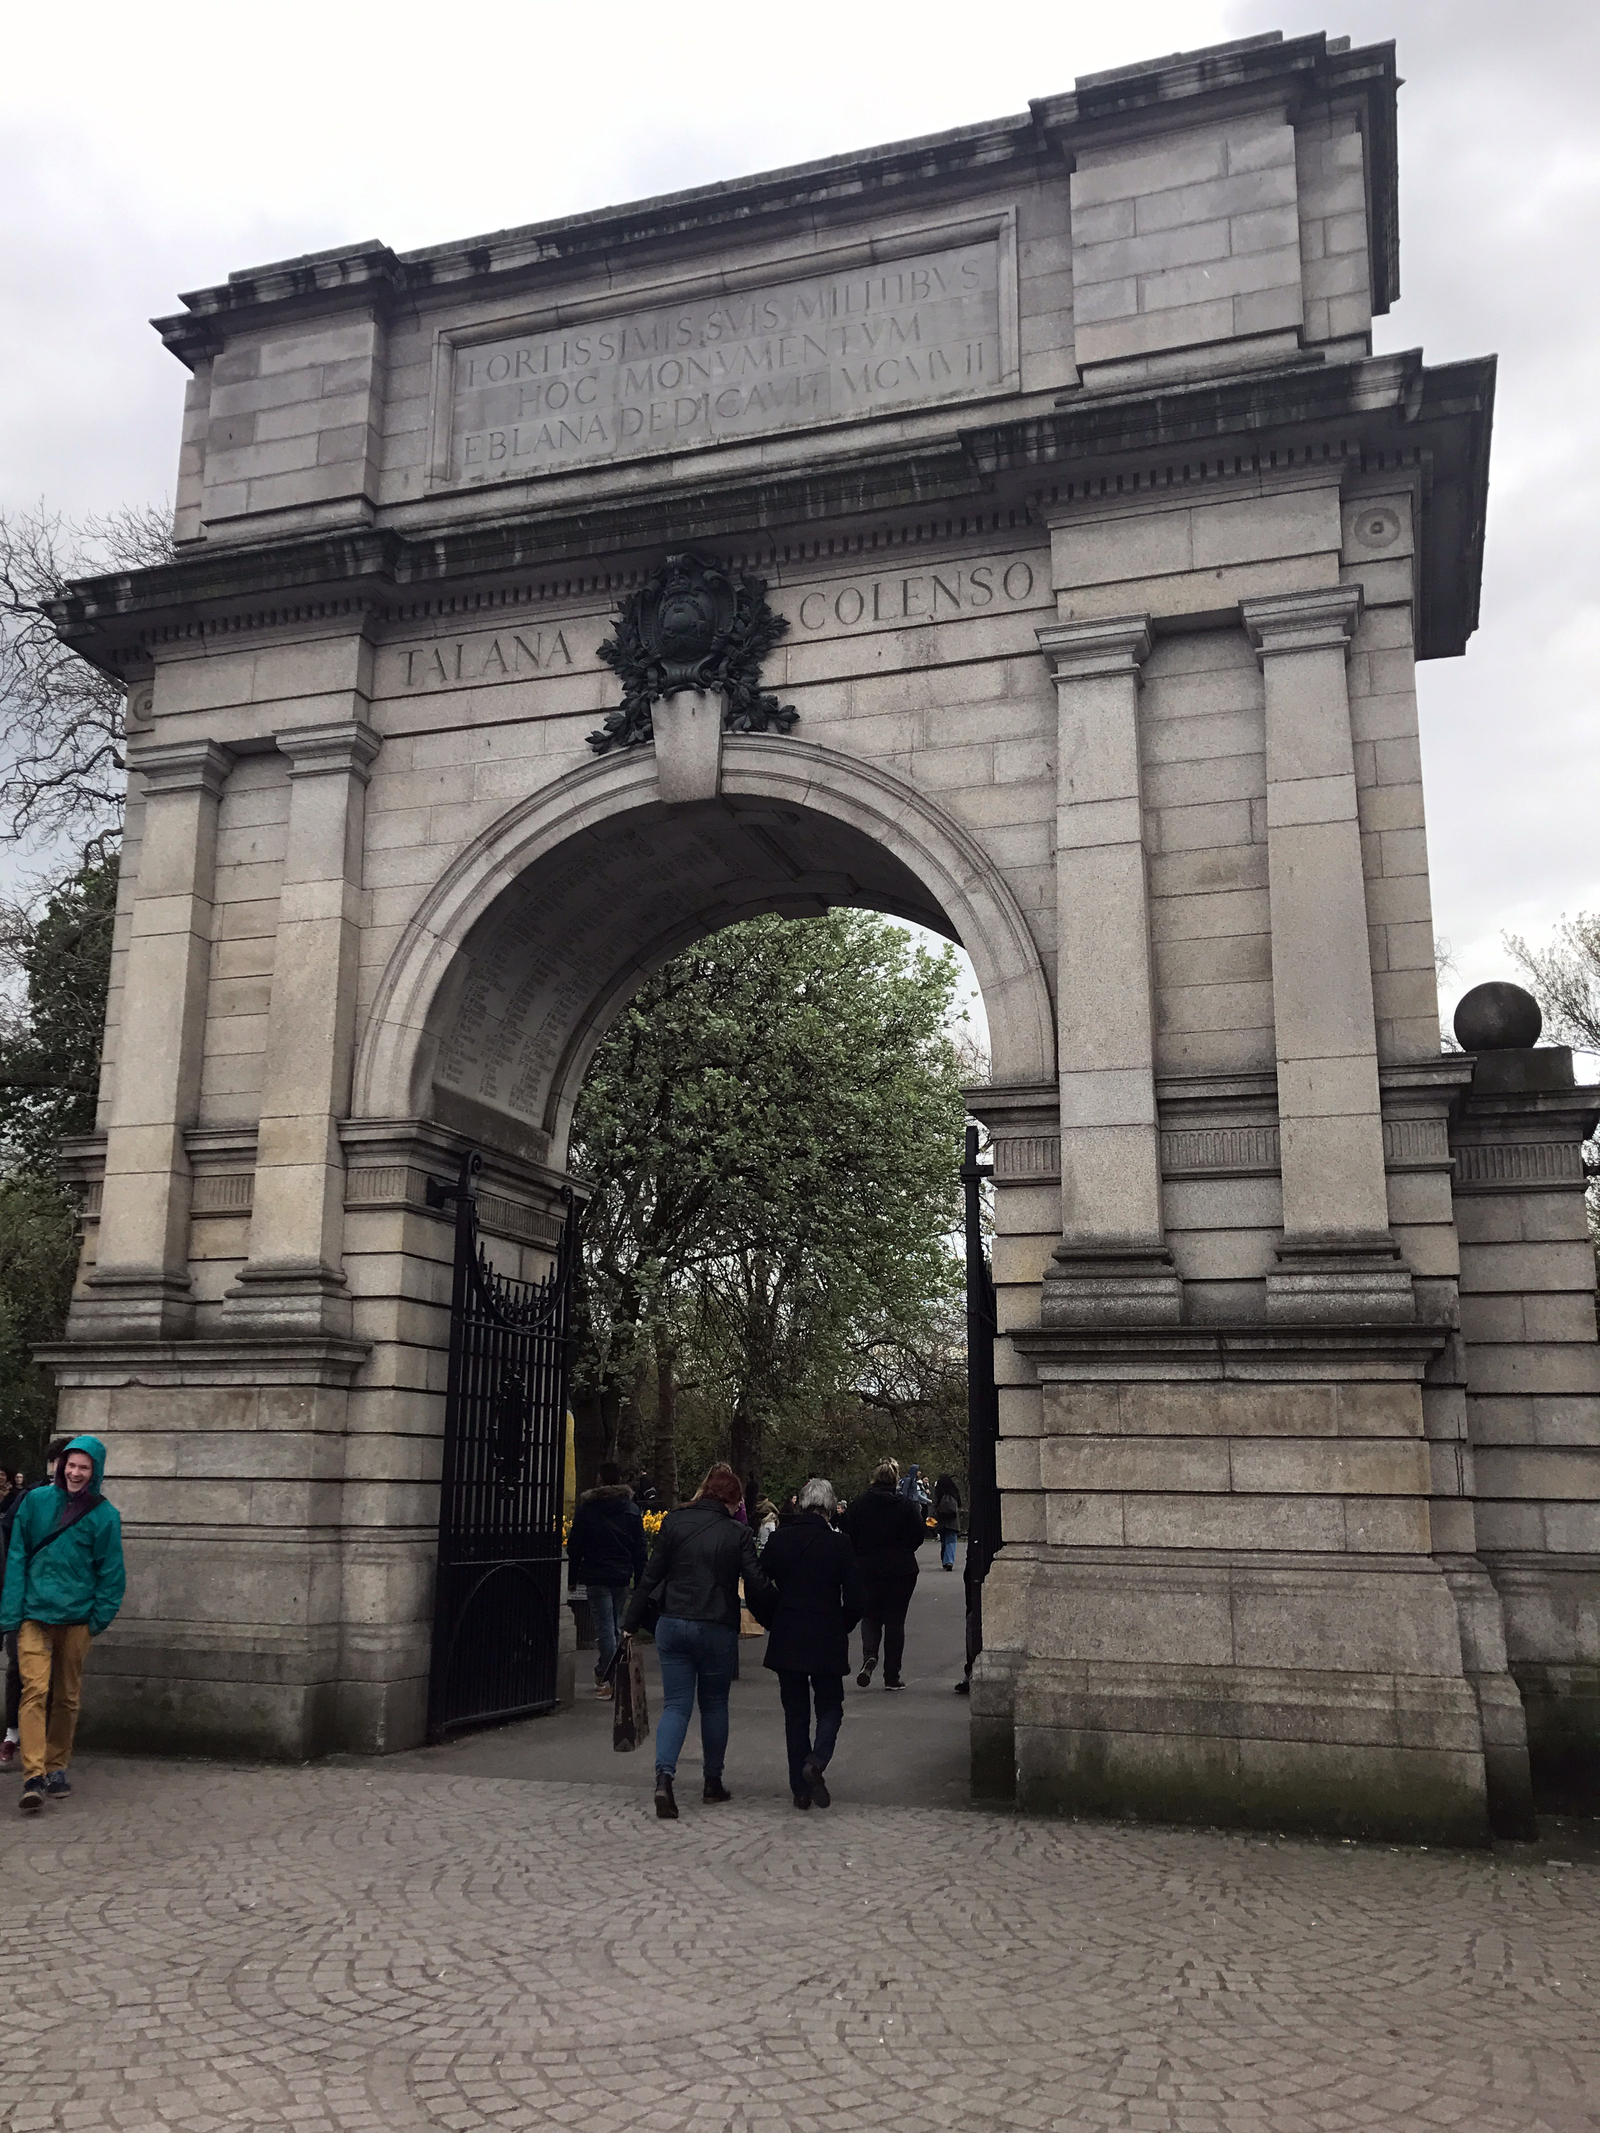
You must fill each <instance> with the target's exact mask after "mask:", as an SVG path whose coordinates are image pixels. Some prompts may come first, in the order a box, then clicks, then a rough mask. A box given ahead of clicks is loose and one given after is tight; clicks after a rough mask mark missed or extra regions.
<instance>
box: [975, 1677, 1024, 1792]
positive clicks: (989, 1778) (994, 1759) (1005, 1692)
mask: <svg viewBox="0 0 1600 2133" xmlns="http://www.w3.org/2000/svg"><path fill="white" fill-rule="evenodd" d="M1021 1664H1022V1654H1021V1653H1020V1652H1008V1651H989V1650H987V1649H985V1650H984V1651H981V1652H980V1653H979V1654H978V1656H977V1658H976V1659H975V1660H974V1661H973V1666H972V1700H971V1706H970V1716H971V1720H972V1797H973V1798H974V1799H975V1800H1014V1799H1015V1798H1016V1796H1017V1726H1016V1695H1017V1671H1018V1669H1019V1667H1020V1666H1021Z"/></svg>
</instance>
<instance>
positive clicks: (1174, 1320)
mask: <svg viewBox="0 0 1600 2133" xmlns="http://www.w3.org/2000/svg"><path fill="white" fill-rule="evenodd" d="M1182 1316H1183V1283H1182V1282H1181V1281H1180V1280H1179V1278H1178V1274H1177V1270H1176V1269H1175V1268H1174V1266H1173V1263H1172V1254H1171V1252H1169V1251H1168V1250H1167V1249H1166V1248H1165V1246H1163V1245H1149V1244H1119V1243H1115V1242H1111V1241H1107V1242H1105V1243H1099V1242H1096V1243H1094V1244H1076V1243H1070V1244H1069V1243H1065V1242H1063V1243H1061V1244H1058V1245H1057V1246H1056V1248H1055V1250H1054V1252H1053V1253H1052V1254H1051V1264H1050V1265H1049V1266H1048V1267H1046V1268H1045V1274H1044V1284H1043V1288H1042V1290H1041V1292H1040V1297H1039V1323H1040V1325H1041V1326H1175V1325H1177V1324H1178V1322H1179V1320H1180V1319H1181V1318H1182Z"/></svg>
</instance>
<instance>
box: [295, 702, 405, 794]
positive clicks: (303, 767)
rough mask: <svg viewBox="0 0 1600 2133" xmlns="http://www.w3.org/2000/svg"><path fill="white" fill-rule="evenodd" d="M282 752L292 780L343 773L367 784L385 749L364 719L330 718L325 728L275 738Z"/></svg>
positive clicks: (297, 729) (299, 729)
mask: <svg viewBox="0 0 1600 2133" xmlns="http://www.w3.org/2000/svg"><path fill="white" fill-rule="evenodd" d="M273 739H274V741H275V742H276V743H277V746H278V748H279V750H280V752H281V753H282V754H284V755H286V756H287V757H288V758H289V775H290V777H291V778H321V777H328V776H331V775H333V774H334V773H336V772H343V773H344V774H345V775H346V776H348V777H356V778H359V779H360V780H361V782H362V784H363V785H365V784H366V782H367V778H368V775H369V772H370V768H371V765H372V763H373V761H374V759H375V758H376V756H377V753H378V750H379V749H380V748H381V747H382V746H383V737H382V735H381V734H378V733H375V732H374V731H373V729H372V728H371V727H370V726H369V725H368V724H367V722H366V721H365V719H360V718H340V719H330V720H329V721H327V722H326V723H325V724H323V725H317V726H293V727H290V728H289V729H287V730H286V731H285V732H283V733H277V734H274V735H273Z"/></svg>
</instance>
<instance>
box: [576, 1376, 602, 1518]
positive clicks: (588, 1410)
mask: <svg viewBox="0 0 1600 2133" xmlns="http://www.w3.org/2000/svg"><path fill="white" fill-rule="evenodd" d="M605 1455H606V1424H605V1417H604V1415H603V1413H602V1412H601V1395H600V1391H599V1389H598V1388H597V1387H595V1386H593V1385H588V1386H585V1387H584V1389H583V1391H582V1392H574V1393H573V1396H572V1464H573V1469H574V1472H575V1473H576V1475H577V1481H578V1494H579V1495H580V1496H581V1495H582V1494H583V1492H584V1490H585V1489H592V1488H593V1487H594V1485H595V1483H596V1481H597V1480H598V1479H599V1476H600V1462H601V1460H602V1459H603V1458H604V1457H605Z"/></svg>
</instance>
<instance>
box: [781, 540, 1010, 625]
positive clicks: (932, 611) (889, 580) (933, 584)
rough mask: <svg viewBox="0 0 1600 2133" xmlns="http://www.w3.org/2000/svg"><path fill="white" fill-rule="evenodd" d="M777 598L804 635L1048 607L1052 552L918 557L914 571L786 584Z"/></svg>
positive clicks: (951, 619) (892, 571) (885, 572)
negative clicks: (968, 558) (937, 559)
mask: <svg viewBox="0 0 1600 2133" xmlns="http://www.w3.org/2000/svg"><path fill="white" fill-rule="evenodd" d="M780 597H781V599H782V601H783V605H784V607H785V608H786V609H787V610H788V612H789V615H790V617H791V619H792V620H793V621H794V623H795V624H796V625H797V626H798V628H799V629H800V630H801V631H802V632H803V633H804V634H805V635H806V636H808V637H822V636H829V637H832V636H837V635H839V634H840V633H841V632H844V633H846V634H849V633H852V632H855V631H858V630H873V629H880V630H881V629H898V628H903V627H904V626H905V625H906V624H908V623H910V624H917V623H924V622H954V621H956V620H958V619H959V618H960V617H962V616H965V615H982V614H984V613H985V612H989V611H998V610H1000V609H1002V608H1020V607H1038V606H1048V605H1049V604H1050V601H1051V591H1050V559H1049V557H1048V556H1047V555H1043V554H1037V553H1036V554H1033V555H1026V556H1019V555H999V556H994V557H991V558H988V559H986V560H984V561H983V562H978V563H969V562H951V563H943V564H937V563H935V564H924V565H923V567H922V568H921V569H920V570H903V569H902V570H888V571H884V572H883V573H882V574H881V575H878V576H875V577H871V578H861V577H852V578H843V579H834V580H832V581H829V582H826V583H824V584H821V585H809V586H801V585H791V586H787V587H785V589H784V591H783V592H782V594H781V595H780Z"/></svg>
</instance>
